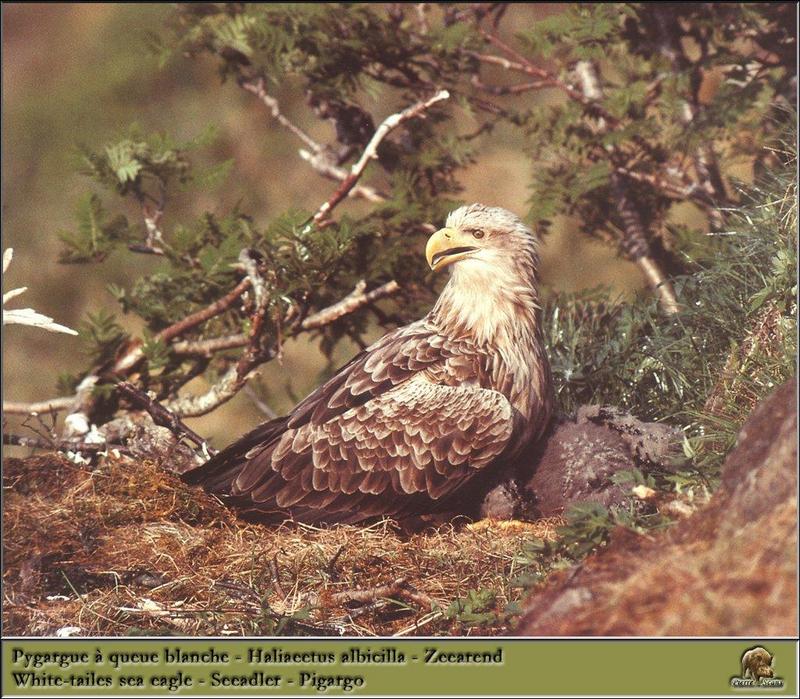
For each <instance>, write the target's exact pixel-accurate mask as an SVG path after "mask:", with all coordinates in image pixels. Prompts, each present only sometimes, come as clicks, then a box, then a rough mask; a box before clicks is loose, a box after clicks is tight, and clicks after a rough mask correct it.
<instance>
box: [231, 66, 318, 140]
mask: <svg viewBox="0 0 800 699" xmlns="http://www.w3.org/2000/svg"><path fill="white" fill-rule="evenodd" d="M239 85H240V86H241V87H242V88H243V89H245V90H247V91H248V92H250V93H251V94H253V95H255V96H256V97H258V99H260V100H261V101H262V102H263V103H264V104H265V105H266V107H267V109H269V110H270V112H271V113H272V116H273V117H275V120H276V121H277V122H278V123H279V124H280V125H281V126H283V127H285V128H287V129H289V131H291V132H292V133H293V134H294V135H295V136H297V137H298V138H299V139H300V140H301V141H302V142H303V143H305V144H306V145H307V146H308V147H309V148H310V149H311V151H312V152H314V153H319V152H320V151H321V150H322V146H321V145H320V144H319V143H317V142H316V141H315V140H314V139H313V138H311V136H309V135H308V134H307V133H306V132H305V131H303V129H301V128H300V127H299V126H296V125H295V124H293V123H292V122H291V121H289V119H287V118H286V117H285V116H284V114H283V113H282V112H281V109H280V106H279V105H278V100H276V99H275V98H274V97H272V95H270V94H269V93H268V92H267V90H266V88H265V86H264V78H260V77H259V78H250V79H244V78H242V79H240V80H239Z"/></svg>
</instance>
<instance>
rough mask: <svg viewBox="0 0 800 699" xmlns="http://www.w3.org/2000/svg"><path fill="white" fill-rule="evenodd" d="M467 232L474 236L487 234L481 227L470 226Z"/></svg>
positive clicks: (478, 236)
mask: <svg viewBox="0 0 800 699" xmlns="http://www.w3.org/2000/svg"><path fill="white" fill-rule="evenodd" d="M467 233H471V234H472V237H473V238H478V239H480V238H483V236H485V235H486V233H484V232H483V231H482V230H481V229H480V228H470V229H469V230H467Z"/></svg>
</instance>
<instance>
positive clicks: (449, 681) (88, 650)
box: [3, 639, 797, 697]
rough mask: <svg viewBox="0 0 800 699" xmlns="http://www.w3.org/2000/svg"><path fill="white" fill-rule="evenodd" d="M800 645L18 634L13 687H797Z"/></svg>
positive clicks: (10, 664)
mask: <svg viewBox="0 0 800 699" xmlns="http://www.w3.org/2000/svg"><path fill="white" fill-rule="evenodd" d="M753 648H764V650H765V652H766V653H767V655H766V656H764V655H763V654H762V653H761V651H758V652H756V653H751V654H750V655H749V656H747V659H746V660H747V662H748V663H750V665H752V667H750V668H749V669H748V668H744V669H743V666H742V659H743V657H744V655H745V653H746V652H747V651H749V650H751V649H753ZM795 649H796V643H795V642H794V641H784V640H781V641H744V640H736V641H700V640H698V641H660V640H655V641H646V640H642V641H627V640H625V641H606V640H593V641H589V640H585V641H584V640H578V641H572V640H564V641H561V640H503V639H480V640H468V639H459V640H449V639H448V640H437V639H432V640H417V639H404V640H402V641H399V640H397V641H395V640H392V639H386V640H378V641H362V640H359V639H342V640H337V641H331V640H324V641H309V640H302V639H297V640H284V639H277V640H270V639H266V640H229V639H220V640H213V641H193V640H185V641H184V640H175V641H173V640H170V639H137V640H94V641H92V640H71V639H70V640H26V639H19V640H14V639H10V640H4V641H3V696H4V697H5V696H9V697H13V696H23V697H28V696H50V695H68V694H77V695H102V696H137V695H139V696H144V695H151V696H152V695H164V696H170V695H172V696H176V695H181V696H192V695H210V694H214V695H229V696H269V695H272V694H274V695H309V696H313V695H319V694H337V695H354V696H355V695H359V694H365V695H367V694H368V695H398V694H404V695H431V694H433V695H436V694H448V695H467V696H469V695H493V694H520V695H531V694H634V695H638V694H641V695H646V694H661V695H664V694H690V695H691V694H694V695H697V694H706V695H720V694H733V693H735V694H742V693H746V694H763V693H765V692H766V693H768V694H769V695H782V694H786V695H796V692H797V682H796V673H797V668H796V656H795ZM764 658H766V659H767V662H768V663H771V665H768V666H767V665H764ZM756 662H761V666H762V668H763V667H769V671H771V673H772V675H771V676H766V675H767V674H768V671H767V670H763V669H759V667H758V666H757V665H755V664H754V663H756ZM754 675H757V677H755V679H754Z"/></svg>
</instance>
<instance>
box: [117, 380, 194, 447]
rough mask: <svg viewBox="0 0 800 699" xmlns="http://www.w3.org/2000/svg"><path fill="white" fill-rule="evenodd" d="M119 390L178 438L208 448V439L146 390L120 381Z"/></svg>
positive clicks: (124, 396) (123, 395)
mask: <svg viewBox="0 0 800 699" xmlns="http://www.w3.org/2000/svg"><path fill="white" fill-rule="evenodd" d="M117 391H118V393H119V394H120V395H121V396H122V397H123V398H125V399H126V400H128V401H129V402H130V403H132V404H133V405H134V406H136V407H137V408H141V409H142V410H145V411H147V413H148V414H149V415H150V417H152V418H153V422H155V423H156V424H157V425H160V426H161V427H166V428H167V429H169V430H170V431H171V432H172V433H173V434H174V435H175V436H176V437H177V438H178V439H181V438H183V437H186V438H187V439H188V440H190V441H191V442H194V444H195V445H196V446H197V447H198V448H199V449H205V450H208V445H207V443H206V440H204V439H203V438H202V437H201V436H200V435H198V434H197V433H196V432H195V431H194V430H192V429H191V428H190V427H187V425H186V424H185V423H183V422H182V421H181V419H180V418H179V417H178V416H177V415H176V414H175V413H173V412H172V411H171V410H169V409H168V408H166V407H164V406H163V405H161V403H159V402H158V401H155V400H153V399H152V398H151V397H150V396H148V395H147V394H146V393H145V392H144V391H141V390H139V389H138V388H136V386H134V385H133V384H132V383H130V382H128V381H120V382H119V383H118V384H117Z"/></svg>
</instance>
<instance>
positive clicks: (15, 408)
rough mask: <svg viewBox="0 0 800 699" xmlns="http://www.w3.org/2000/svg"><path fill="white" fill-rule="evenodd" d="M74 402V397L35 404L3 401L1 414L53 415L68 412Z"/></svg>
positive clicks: (51, 399)
mask: <svg viewBox="0 0 800 699" xmlns="http://www.w3.org/2000/svg"><path fill="white" fill-rule="evenodd" d="M74 402H75V396H65V397H63V398H50V399H49V400H42V401H38V402H36V403H20V402H17V401H3V412H4V413H8V414H9V415H39V414H40V413H55V412H60V411H61V410H68V409H69V408H70V407H71V406H72V404H73V403H74Z"/></svg>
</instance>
